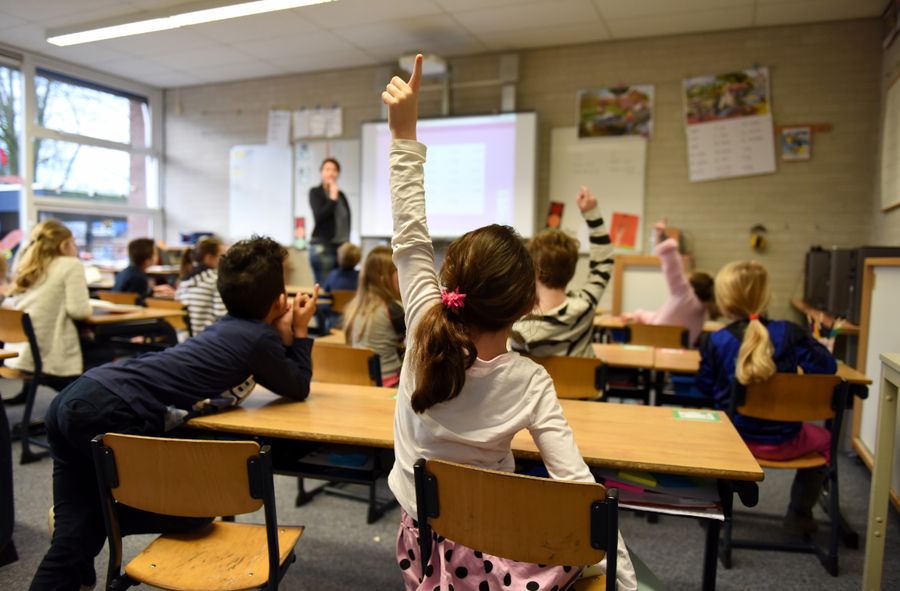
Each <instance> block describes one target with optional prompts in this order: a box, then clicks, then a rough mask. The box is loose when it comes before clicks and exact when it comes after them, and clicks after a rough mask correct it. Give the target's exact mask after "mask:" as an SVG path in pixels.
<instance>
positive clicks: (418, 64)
mask: <svg viewBox="0 0 900 591" xmlns="http://www.w3.org/2000/svg"><path fill="white" fill-rule="evenodd" d="M421 80H422V54H421V53H420V54H418V55H417V56H416V61H415V63H414V64H413V71H412V75H411V76H410V77H409V87H410V88H411V89H412V91H413V92H419V83H420V82H421Z"/></svg>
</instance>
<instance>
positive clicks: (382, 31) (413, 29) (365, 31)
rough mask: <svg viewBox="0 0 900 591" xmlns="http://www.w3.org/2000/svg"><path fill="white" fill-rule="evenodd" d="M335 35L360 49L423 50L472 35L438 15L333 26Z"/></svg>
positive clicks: (466, 38) (454, 22)
mask: <svg viewBox="0 0 900 591" xmlns="http://www.w3.org/2000/svg"><path fill="white" fill-rule="evenodd" d="M333 32H334V34H336V35H339V36H340V37H342V38H343V39H346V40H347V41H348V42H349V43H352V44H353V45H355V46H356V47H360V48H362V49H364V50H369V49H370V48H377V47H403V48H406V49H427V50H429V51H432V47H431V46H432V45H441V44H450V43H455V42H460V41H465V40H470V39H471V38H472V36H471V34H469V32H468V31H466V29H465V28H463V27H462V26H461V25H460V24H459V23H457V22H456V21H455V20H454V19H453V18H452V17H450V16H447V15H443V14H439V15H432V16H423V17H417V18H411V19H403V20H395V21H387V22H382V23H372V24H368V25H359V26H353V27H341V28H339V29H335V30H334V31H333Z"/></svg>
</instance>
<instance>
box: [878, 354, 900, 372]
mask: <svg viewBox="0 0 900 591" xmlns="http://www.w3.org/2000/svg"><path fill="white" fill-rule="evenodd" d="M881 362H882V363H883V364H885V365H887V366H888V367H890V368H891V369H893V370H894V371H900V353H882V354H881Z"/></svg>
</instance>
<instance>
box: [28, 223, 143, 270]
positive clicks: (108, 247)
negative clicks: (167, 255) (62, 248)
mask: <svg viewBox="0 0 900 591" xmlns="http://www.w3.org/2000/svg"><path fill="white" fill-rule="evenodd" d="M51 218H53V219H57V220H59V221H61V222H62V223H63V224H65V225H66V227H67V228H69V230H71V231H72V235H73V236H74V237H75V244H76V245H78V252H79V253H80V254H81V257H82V258H84V259H87V260H90V261H93V262H95V263H98V264H103V265H112V264H116V263H121V262H122V261H124V260H126V259H127V258H128V242H129V241H131V240H132V239H134V238H141V237H147V236H153V235H154V227H153V223H154V220H153V216H151V215H147V214H139V213H138V214H129V215H122V216H106V215H94V214H90V213H85V214H80V213H67V212H56V211H40V212H38V221H39V222H42V221H44V220H48V219H51Z"/></svg>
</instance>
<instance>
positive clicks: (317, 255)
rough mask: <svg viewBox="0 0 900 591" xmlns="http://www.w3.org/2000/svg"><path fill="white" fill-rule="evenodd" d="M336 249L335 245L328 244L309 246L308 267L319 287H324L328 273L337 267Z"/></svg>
mask: <svg viewBox="0 0 900 591" xmlns="http://www.w3.org/2000/svg"><path fill="white" fill-rule="evenodd" d="M337 248H338V245H337V244H330V243H329V244H315V243H314V244H310V245H309V266H310V267H312V271H313V275H315V278H316V283H318V284H319V285H325V280H326V279H328V273H330V272H331V270H332V269H334V267H335V265H337Z"/></svg>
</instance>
